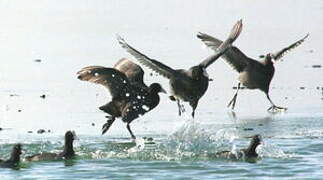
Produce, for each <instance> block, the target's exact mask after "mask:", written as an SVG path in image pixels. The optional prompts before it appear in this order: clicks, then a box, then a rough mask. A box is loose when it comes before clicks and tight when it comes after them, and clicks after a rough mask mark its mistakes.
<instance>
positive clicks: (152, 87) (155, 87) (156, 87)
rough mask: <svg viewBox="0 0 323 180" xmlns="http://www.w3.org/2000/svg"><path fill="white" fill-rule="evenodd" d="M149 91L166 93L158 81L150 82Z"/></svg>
mask: <svg viewBox="0 0 323 180" xmlns="http://www.w3.org/2000/svg"><path fill="white" fill-rule="evenodd" d="M149 91H150V92H151V93H156V94H157V93H165V94H166V91H165V89H164V88H163V87H162V86H161V85H160V84H159V83H152V84H151V85H150V86H149Z"/></svg>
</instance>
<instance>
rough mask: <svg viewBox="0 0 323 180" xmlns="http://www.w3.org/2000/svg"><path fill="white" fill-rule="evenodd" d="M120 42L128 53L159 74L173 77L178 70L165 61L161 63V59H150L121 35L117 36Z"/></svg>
mask: <svg viewBox="0 0 323 180" xmlns="http://www.w3.org/2000/svg"><path fill="white" fill-rule="evenodd" d="M117 39H118V41H119V44H120V45H121V47H123V48H124V49H125V50H126V51H127V52H128V53H130V54H131V55H133V56H134V57H135V58H136V59H137V60H138V61H139V62H140V63H141V64H142V65H144V66H146V67H148V68H150V69H151V70H153V71H155V72H157V73H158V74H160V75H162V76H164V77H166V78H168V79H169V78H171V77H173V76H174V75H175V74H176V71H175V70H173V69H172V68H170V67H168V66H166V65H165V64H163V63H160V62H159V61H156V60H154V59H150V58H149V57H147V56H146V55H144V54H142V53H141V52H139V51H137V50H136V49H135V48H133V47H132V46H130V45H129V44H127V42H126V41H125V40H124V39H123V38H121V37H120V36H118V37H117Z"/></svg>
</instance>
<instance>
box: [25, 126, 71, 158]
mask: <svg viewBox="0 0 323 180" xmlns="http://www.w3.org/2000/svg"><path fill="white" fill-rule="evenodd" d="M75 139H76V135H75V132H74V131H67V132H66V133H65V144H64V150H63V151H62V152H60V153H58V154H57V153H49V152H42V153H39V154H34V155H32V156H27V157H26V160H27V161H54V160H63V159H72V158H73V157H74V156H75V152H74V149H73V141H74V140H75Z"/></svg>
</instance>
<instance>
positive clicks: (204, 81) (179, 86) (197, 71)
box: [118, 20, 242, 118]
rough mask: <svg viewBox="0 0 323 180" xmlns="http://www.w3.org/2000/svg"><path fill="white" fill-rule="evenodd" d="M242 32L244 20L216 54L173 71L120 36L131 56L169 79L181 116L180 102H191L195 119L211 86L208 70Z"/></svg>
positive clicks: (235, 27) (237, 24)
mask: <svg viewBox="0 0 323 180" xmlns="http://www.w3.org/2000/svg"><path fill="white" fill-rule="evenodd" d="M241 30H242V20H240V21H238V22H237V23H236V24H235V25H234V27H233V28H232V30H231V33H230V35H229V37H228V39H227V40H226V41H225V42H224V43H222V44H221V46H219V48H218V49H217V50H216V53H215V54H214V55H212V56H210V57H208V58H207V59H205V60H204V61H202V62H201V63H200V64H198V65H196V66H193V67H191V68H190V69H188V70H184V69H172V68H171V67H169V66H167V65H165V64H163V63H161V62H159V61H157V60H154V59H151V58H149V57H148V56H146V55H144V54H142V53H141V52H139V51H138V50H136V49H135V48H133V47H132V46H130V45H129V44H127V42H126V41H125V40H124V39H123V38H121V37H120V36H118V41H119V44H120V45H121V46H122V47H123V48H124V49H125V50H126V51H127V52H128V53H130V54H131V55H133V56H134V57H135V58H136V59H137V60H138V61H139V62H140V63H141V64H142V65H144V66H147V67H148V68H150V69H152V70H153V71H155V72H157V73H158V74H160V75H162V76H164V77H165V78H167V79H169V84H170V87H171V94H172V96H170V99H171V100H172V101H177V105H178V109H179V112H178V113H179V115H181V113H182V112H184V108H183V106H182V105H181V103H180V101H185V102H189V104H190V106H191V107H192V109H193V111H192V117H193V118H194V115H195V109H196V107H197V105H198V102H199V100H200V98H201V97H202V96H203V95H204V93H205V92H206V90H207V88H208V86H209V77H208V75H207V72H206V68H207V67H208V66H210V65H211V64H212V63H213V62H214V61H216V60H217V59H218V58H219V57H220V56H221V55H222V54H223V53H224V52H225V51H226V49H227V48H228V47H230V46H231V44H232V43H233V42H234V41H235V40H236V39H237V37H238V36H239V34H240V32H241Z"/></svg>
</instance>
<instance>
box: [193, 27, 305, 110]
mask: <svg viewBox="0 0 323 180" xmlns="http://www.w3.org/2000/svg"><path fill="white" fill-rule="evenodd" d="M197 37H198V38H200V39H201V40H202V41H203V42H204V43H205V44H206V45H207V46H208V47H210V48H211V49H213V50H217V48H218V47H219V46H220V45H221V43H222V41H221V40H219V39H217V38H215V37H212V36H210V35H207V34H204V33H199V34H198V35H197ZM307 37H308V34H307V35H306V36H305V37H304V38H302V39H301V40H299V41H296V42H295V43H293V44H291V45H290V46H288V47H286V48H283V49H282V50H280V51H278V52H276V53H269V54H267V55H266V56H265V59H264V60H263V61H256V60H254V59H251V58H249V57H247V56H246V55H245V54H244V53H242V52H241V51H240V50H239V49H238V48H237V47H234V46H232V47H230V48H228V50H227V51H226V52H225V53H224V54H223V56H222V57H223V58H224V59H225V60H226V62H227V63H228V64H229V65H230V66H232V67H233V69H234V70H236V71H237V72H238V73H239V81H240V82H239V84H238V88H237V92H236V93H235V95H234V97H233V98H232V100H231V101H230V102H229V104H228V107H230V106H231V105H232V109H234V107H235V103H236V99H237V95H238V91H239V88H240V84H241V83H242V85H244V86H245V87H247V88H249V89H259V90H261V91H263V92H264V93H265V94H266V96H267V99H268V100H269V101H270V104H271V107H270V108H268V111H276V110H287V108H284V107H279V106H276V105H275V104H274V103H273V101H272V100H271V99H270V97H269V86H270V82H271V80H272V78H273V76H274V73H275V67H274V64H273V63H274V61H273V60H275V61H277V60H279V59H280V58H282V57H283V55H284V54H285V53H287V52H288V51H290V50H291V49H293V48H295V47H297V46H299V45H300V44H302V43H303V42H304V40H305V39H306V38H307Z"/></svg>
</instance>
